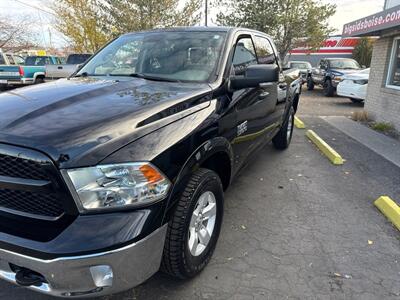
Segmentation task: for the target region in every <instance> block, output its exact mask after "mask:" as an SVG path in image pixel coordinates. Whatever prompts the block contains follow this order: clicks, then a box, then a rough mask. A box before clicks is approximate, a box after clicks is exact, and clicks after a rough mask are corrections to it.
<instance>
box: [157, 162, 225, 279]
mask: <svg viewBox="0 0 400 300" xmlns="http://www.w3.org/2000/svg"><path fill="white" fill-rule="evenodd" d="M223 203H224V196H223V189H222V183H221V180H220V178H219V176H218V175H217V174H216V173H215V172H214V171H211V170H208V169H203V168H201V169H198V170H197V171H195V172H194V173H193V175H192V176H191V178H190V179H189V181H188V183H187V185H186V187H185V189H184V190H183V192H182V194H181V195H180V198H179V200H178V203H177V205H176V207H175V211H174V213H173V215H172V216H171V220H170V222H169V224H168V230H167V236H166V240H165V245H164V253H163V260H162V263H161V270H162V271H163V272H165V273H167V274H169V275H172V276H174V277H178V278H182V279H185V278H190V277H193V276H195V275H196V274H198V273H199V272H200V271H201V270H203V269H204V267H205V266H206V265H207V263H208V262H209V261H210V259H211V256H212V254H213V252H214V249H215V246H216V244H217V240H218V236H219V232H220V229H221V223H222V216H223V207H224V205H223Z"/></svg>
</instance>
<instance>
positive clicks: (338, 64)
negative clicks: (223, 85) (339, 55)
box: [329, 59, 361, 69]
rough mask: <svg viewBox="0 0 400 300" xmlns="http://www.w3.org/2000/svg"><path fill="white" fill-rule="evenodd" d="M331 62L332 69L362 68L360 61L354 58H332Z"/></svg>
mask: <svg viewBox="0 0 400 300" xmlns="http://www.w3.org/2000/svg"><path fill="white" fill-rule="evenodd" d="M329 64H330V67H331V68H332V69H361V67H360V65H359V64H358V62H356V61H355V60H353V59H338V60H330V61H329Z"/></svg>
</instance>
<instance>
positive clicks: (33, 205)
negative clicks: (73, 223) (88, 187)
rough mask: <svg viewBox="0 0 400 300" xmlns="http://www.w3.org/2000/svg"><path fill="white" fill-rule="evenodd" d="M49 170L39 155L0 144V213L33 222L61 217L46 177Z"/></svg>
mask: <svg viewBox="0 0 400 300" xmlns="http://www.w3.org/2000/svg"><path fill="white" fill-rule="evenodd" d="M52 169H55V166H54V164H53V163H52V161H51V160H50V159H49V158H48V157H47V156H45V155H44V154H42V153H39V152H36V151H33V150H30V149H23V148H19V147H14V146H8V145H2V144H0V210H2V211H5V212H8V213H12V214H17V215H18V214H19V215H21V216H28V217H34V218H49V217H50V218H56V217H59V216H61V215H62V214H63V213H64V209H63V204H62V200H61V199H60V197H59V195H58V194H57V193H56V192H55V190H56V187H55V186H56V184H55V182H56V181H55V180H56V179H55V178H51V176H49V175H48V172H49V170H52ZM53 177H54V176H53ZM10 182H11V183H10ZM38 185H39V188H38V187H37V186H38Z"/></svg>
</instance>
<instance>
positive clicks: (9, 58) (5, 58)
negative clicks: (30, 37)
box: [0, 51, 25, 66]
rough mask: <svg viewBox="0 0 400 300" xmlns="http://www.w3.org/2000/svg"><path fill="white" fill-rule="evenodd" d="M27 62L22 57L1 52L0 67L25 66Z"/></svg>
mask: <svg viewBox="0 0 400 300" xmlns="http://www.w3.org/2000/svg"><path fill="white" fill-rule="evenodd" d="M24 63H25V60H24V58H23V57H22V56H20V55H17V54H12V53H3V52H1V51H0V66H1V65H7V66H10V65H23V64H24Z"/></svg>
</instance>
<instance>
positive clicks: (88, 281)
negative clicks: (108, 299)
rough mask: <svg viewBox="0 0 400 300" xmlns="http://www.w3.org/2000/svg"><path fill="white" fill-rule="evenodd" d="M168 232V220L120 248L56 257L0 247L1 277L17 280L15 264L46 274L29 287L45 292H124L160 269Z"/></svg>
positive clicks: (80, 294) (71, 294)
mask: <svg viewBox="0 0 400 300" xmlns="http://www.w3.org/2000/svg"><path fill="white" fill-rule="evenodd" d="M166 232H167V224H165V225H164V226H162V227H160V228H159V229H157V230H155V231H154V232H153V233H151V234H150V235H148V236H147V237H145V238H144V239H142V240H140V241H138V242H136V243H133V244H130V245H127V246H125V247H122V248H119V249H115V250H110V251H106V252H101V253H95V254H89V255H82V256H71V257H60V258H56V259H52V260H42V259H38V258H34V257H29V256H25V255H21V254H18V253H14V252H10V251H7V250H3V249H0V278H2V279H5V280H7V281H9V282H12V283H15V284H17V281H16V272H15V270H14V269H15V267H14V268H12V267H11V266H18V267H22V268H25V269H29V270H32V271H34V272H36V273H39V274H40V275H42V276H43V277H44V278H45V282H42V283H40V284H38V285H36V286H29V287H28V288H30V289H32V290H35V291H38V292H42V293H45V294H49V295H53V296H59V297H85V296H86V297H93V296H100V295H106V294H112V293H117V292H121V291H124V290H128V289H130V288H132V287H134V286H137V285H139V284H140V283H142V282H144V281H145V280H146V279H148V278H149V277H150V276H152V275H153V274H154V273H155V272H157V271H158V269H159V267H160V263H161V257H162V252H163V248H164V240H165V235H166ZM10 264H11V265H10ZM13 270H14V271H13Z"/></svg>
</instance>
